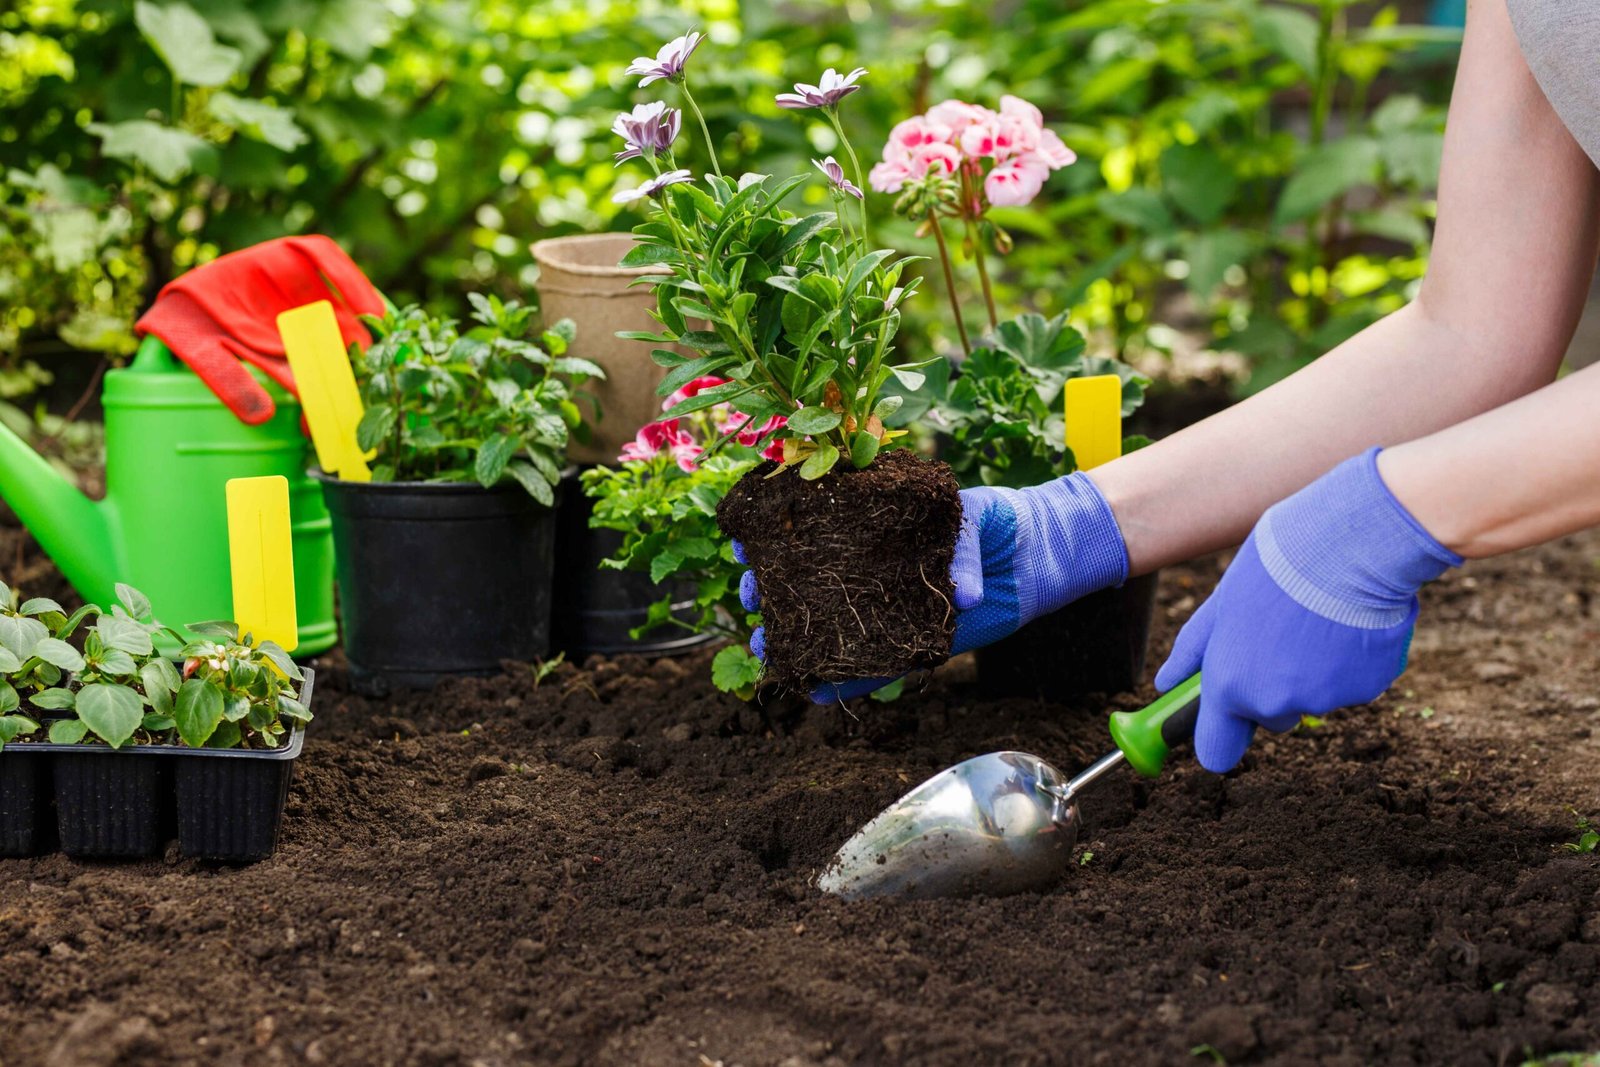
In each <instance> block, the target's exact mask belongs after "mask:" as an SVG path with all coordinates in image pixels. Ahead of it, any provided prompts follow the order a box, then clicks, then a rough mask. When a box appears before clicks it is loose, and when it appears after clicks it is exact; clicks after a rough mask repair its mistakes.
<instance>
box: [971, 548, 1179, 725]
mask: <svg viewBox="0 0 1600 1067" xmlns="http://www.w3.org/2000/svg"><path fill="white" fill-rule="evenodd" d="M1159 580H1160V578H1159V572H1158V573H1156V574H1146V575H1142V576H1140V577H1138V578H1130V579H1129V580H1128V581H1127V582H1125V583H1124V584H1123V585H1122V587H1121V588H1118V589H1102V590H1101V591H1100V592H1098V593H1091V594H1090V595H1089V596H1086V597H1084V598H1083V599H1081V600H1076V601H1074V602H1072V603H1071V604H1068V605H1067V606H1066V607H1064V608H1062V609H1061V610H1060V611H1055V612H1051V613H1050V614H1049V615H1045V616H1042V617H1041V618H1038V619H1035V620H1034V621H1033V622H1031V623H1029V624H1028V625H1027V626H1024V627H1023V628H1022V629H1020V630H1018V631H1017V632H1016V633H1014V634H1012V635H1011V636H1010V637H1007V638H1005V639H1004V640H1001V641H996V642H995V643H994V644H992V645H989V646H987V647H985V648H980V649H979V650H978V652H977V660H978V680H979V682H980V683H981V684H982V685H983V686H984V688H985V689H986V690H988V691H989V692H990V693H993V694H994V695H996V696H1013V697H1040V698H1047V699H1057V700H1066V699H1072V698H1075V697H1081V696H1083V695H1085V694H1088V693H1118V692H1123V691H1125V690H1128V689H1132V688H1134V687H1135V686H1136V685H1138V684H1139V679H1140V678H1141V676H1143V674H1144V664H1145V652H1146V649H1147V648H1148V646H1149V643H1150V620H1151V618H1152V616H1153V615H1154V614H1155V601H1156V586H1157V585H1158V584H1159Z"/></svg>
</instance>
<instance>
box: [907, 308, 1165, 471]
mask: <svg viewBox="0 0 1600 1067" xmlns="http://www.w3.org/2000/svg"><path fill="white" fill-rule="evenodd" d="M1101 374H1116V375H1117V376H1119V377H1120V378H1121V379H1122V413H1123V415H1129V414H1132V413H1133V412H1134V411H1135V410H1136V409H1137V408H1138V407H1139V405H1140V404H1141V403H1143V402H1144V390H1145V387H1146V386H1148V385H1149V384H1150V382H1149V379H1148V378H1145V377H1143V376H1142V375H1140V374H1138V373H1136V372H1135V371H1134V370H1133V368H1132V367H1129V366H1128V365H1127V364H1126V363H1121V362H1118V361H1117V360H1113V359H1107V358H1105V357H1101V356H1090V355H1087V354H1086V353H1085V347H1084V339H1083V335H1082V334H1080V333H1079V332H1078V331H1077V330H1075V329H1073V328H1072V327H1071V326H1070V325H1069V324H1068V322H1067V316H1066V315H1065V314H1061V315H1057V316H1056V317H1054V318H1051V319H1046V318H1045V317H1044V316H1042V315H1037V314H1032V313H1029V314H1025V315H1021V316H1019V317H1017V318H1015V319H1012V320H1010V321H1008V322H1004V323H1001V325H1000V328H999V329H998V330H997V331H995V333H994V335H993V336H992V337H991V338H990V339H989V343H988V344H986V345H984V346H982V347H979V348H977V349H975V350H974V351H973V353H972V355H971V356H970V357H968V358H967V359H965V360H963V361H962V362H961V363H960V365H959V367H958V368H957V369H956V371H955V372H954V376H953V377H952V376H951V372H950V370H949V365H948V364H945V363H943V362H942V361H941V362H940V363H936V364H934V365H932V366H930V367H929V369H928V386H927V388H926V389H925V390H924V391H923V393H922V394H921V395H920V396H919V397H917V398H916V400H915V401H914V404H913V405H908V411H911V412H912V413H918V412H925V414H924V415H923V417H924V418H925V419H926V421H927V422H929V423H930V424H932V425H933V426H935V427H936V428H938V429H939V430H941V431H943V432H944V433H945V434H947V435H948V441H947V442H946V444H945V447H944V449H943V451H942V453H941V454H942V455H943V457H944V459H945V461H946V462H948V463H949V464H950V466H951V468H952V469H954V470H955V472H956V474H957V475H958V476H959V477H960V478H961V479H962V481H963V482H964V483H965V484H967V485H1007V486H1014V487H1020V486H1026V485H1038V484H1040V483H1042V482H1046V481H1049V480H1050V479H1052V478H1058V477H1060V476H1062V475H1064V474H1070V473H1072V471H1074V470H1075V469H1076V468H1077V464H1076V462H1075V461H1074V459H1073V456H1072V452H1071V451H1070V450H1069V449H1068V448H1067V447H1066V416H1065V411H1064V408H1063V402H1064V399H1063V394H1064V393H1065V390H1066V383H1067V382H1068V380H1070V379H1072V378H1079V377H1088V376H1093V375H1101ZM1147 443H1148V442H1147V440H1146V439H1145V438H1143V437H1139V436H1130V437H1127V438H1125V439H1124V441H1123V451H1124V452H1128V451H1132V450H1133V449H1135V448H1138V447H1141V446H1142V445H1144V444H1147Z"/></svg>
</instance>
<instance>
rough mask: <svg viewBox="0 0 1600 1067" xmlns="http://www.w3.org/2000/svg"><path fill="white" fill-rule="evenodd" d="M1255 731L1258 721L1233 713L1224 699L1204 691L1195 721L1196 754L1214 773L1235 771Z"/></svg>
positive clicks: (1207, 768) (1203, 765) (1204, 765)
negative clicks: (1207, 694) (1254, 721)
mask: <svg viewBox="0 0 1600 1067" xmlns="http://www.w3.org/2000/svg"><path fill="white" fill-rule="evenodd" d="M1255 734H1256V724H1255V723H1253V722H1251V721H1250V720H1249V719H1242V718H1240V717H1239V716H1237V715H1235V714H1233V711H1232V710H1231V708H1230V707H1229V705H1228V703H1227V701H1226V700H1225V699H1222V698H1218V697H1207V696H1206V695H1205V692H1204V691H1202V693H1201V696H1200V715H1199V718H1197V719H1196V720H1195V724H1194V754H1195V758H1196V759H1198V760H1199V761H1200V766H1202V767H1204V768H1205V769H1206V770H1208V771H1211V772H1213V773H1215V774H1224V773H1226V772H1228V771H1231V770H1233V769H1234V767H1236V766H1238V764H1239V760H1240V759H1242V758H1243V757H1244V750H1245V749H1247V748H1249V747H1250V741H1251V739H1252V738H1254V737H1255Z"/></svg>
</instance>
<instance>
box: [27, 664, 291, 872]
mask: <svg viewBox="0 0 1600 1067" xmlns="http://www.w3.org/2000/svg"><path fill="white" fill-rule="evenodd" d="M313 678H314V676H313V673H312V671H311V670H310V669H309V668H307V669H305V680H304V681H303V682H301V685H300V702H301V703H302V704H304V705H305V706H307V707H310V706H311V699H312V682H313ZM304 745H305V729H304V728H303V727H296V728H295V729H294V731H293V732H292V733H291V734H290V735H289V739H288V741H287V742H286V743H285V744H283V745H280V746H279V747H278V748H265V749H254V748H251V749H241V748H187V747H185V746H182V745H136V746H132V747H124V748H121V749H113V748H108V747H106V746H105V745H100V744H93V743H90V744H76V745H58V744H52V743H50V742H40V743H33V742H23V743H21V744H16V743H13V744H11V745H7V746H6V749H5V751H4V752H0V764H4V763H5V762H7V759H8V757H10V756H11V754H12V752H13V750H14V749H22V750H24V758H26V759H29V760H32V761H36V762H37V763H38V764H39V765H40V766H41V768H42V767H43V766H44V765H45V764H46V763H47V762H48V764H49V766H50V768H51V774H52V777H53V778H54V782H55V807H56V824H57V828H58V830H59V832H60V844H61V851H62V852H64V853H66V854H67V855H68V856H71V857H73V858H74V859H138V858H142V857H146V856H154V855H158V854H159V853H160V852H161V851H162V848H163V846H164V845H165V844H166V842H167V839H168V838H169V837H170V836H171V833H170V831H171V827H172V825H173V820H174V817H176V823H177V831H178V849H179V851H181V852H182V853H183V854H184V855H185V856H189V857H192V858H194V859H202V860H211V861H215V862H220V863H255V862H256V861H258V860H264V859H266V858H267V857H268V856H270V855H272V853H273V852H274V851H275V850H276V849H277V845H278V832H279V828H280V827H281V825H282V823H283V808H284V803H285V801H286V800H287V798H288V795H289V781H290V779H291V778H292V777H293V774H294V764H295V761H296V760H298V759H299V758H300V752H301V749H302V748H303V747H304ZM174 797H176V803H174ZM38 851H43V849H42V848H36V849H35V852H38Z"/></svg>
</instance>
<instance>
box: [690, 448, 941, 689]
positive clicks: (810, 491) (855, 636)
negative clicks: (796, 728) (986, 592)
mask: <svg viewBox="0 0 1600 1067" xmlns="http://www.w3.org/2000/svg"><path fill="white" fill-rule="evenodd" d="M775 469H776V465H775V464H772V463H763V464H762V465H761V466H759V467H757V468H755V469H754V470H752V471H751V472H750V473H748V474H746V475H745V476H744V477H743V478H741V479H740V480H739V482H738V484H736V485H735V486H734V487H733V488H732V489H731V490H729V492H728V495H727V496H725V497H723V499H722V503H721V504H720V505H719V506H718V507H717V524H718V525H719V526H720V527H721V528H722V531H723V532H724V533H725V534H727V535H728V536H729V537H731V538H733V539H734V540H735V541H741V542H743V543H744V548H745V552H746V553H747V554H748V556H749V560H750V569H751V570H752V571H754V572H755V576H756V584H757V586H758V587H759V588H760V590H761V596H762V617H763V621H764V622H765V623H766V678H767V680H768V681H770V682H771V683H772V684H773V685H776V686H780V687H784V688H787V689H791V690H794V691H796V692H801V693H804V692H809V691H810V690H811V689H812V688H813V687H815V686H816V685H817V684H819V683H822V682H845V681H850V680H853V679H856V678H894V677H898V676H899V675H902V674H905V673H906V672H907V671H912V670H919V669H922V668H927V667H934V666H937V665H939V664H941V663H943V662H944V661H945V660H947V659H949V658H950V642H951V640H952V638H954V637H955V630H956V611H955V605H954V604H953V603H952V599H951V598H952V597H953V596H954V594H955V587H954V585H952V584H951V581H950V560H951V559H952V558H953V557H954V555H955V548H956V533H957V532H958V530H959V529H960V527H961V487H960V486H959V485H958V484H957V482H956V478H955V475H954V474H953V473H952V472H951V470H950V468H949V467H948V466H946V465H945V464H943V463H936V462H931V461H929V460H926V459H922V458H920V457H919V456H917V455H916V454H915V453H913V452H911V451H910V450H899V451H894V452H886V453H884V454H882V455H880V456H879V457H878V458H877V459H876V460H875V461H873V463H872V464H871V465H870V466H868V467H866V468H865V469H863V470H855V469H854V468H852V467H851V466H850V464H849V463H848V462H847V461H846V462H841V463H840V464H839V466H837V467H835V468H834V469H833V471H832V472H831V473H829V474H825V475H823V476H822V477H821V478H819V479H818V480H816V481H814V482H807V481H804V480H802V479H800V478H797V477H795V476H794V473H793V472H785V473H784V474H782V475H779V476H777V477H769V475H771V473H772V471H773V470H775Z"/></svg>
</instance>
